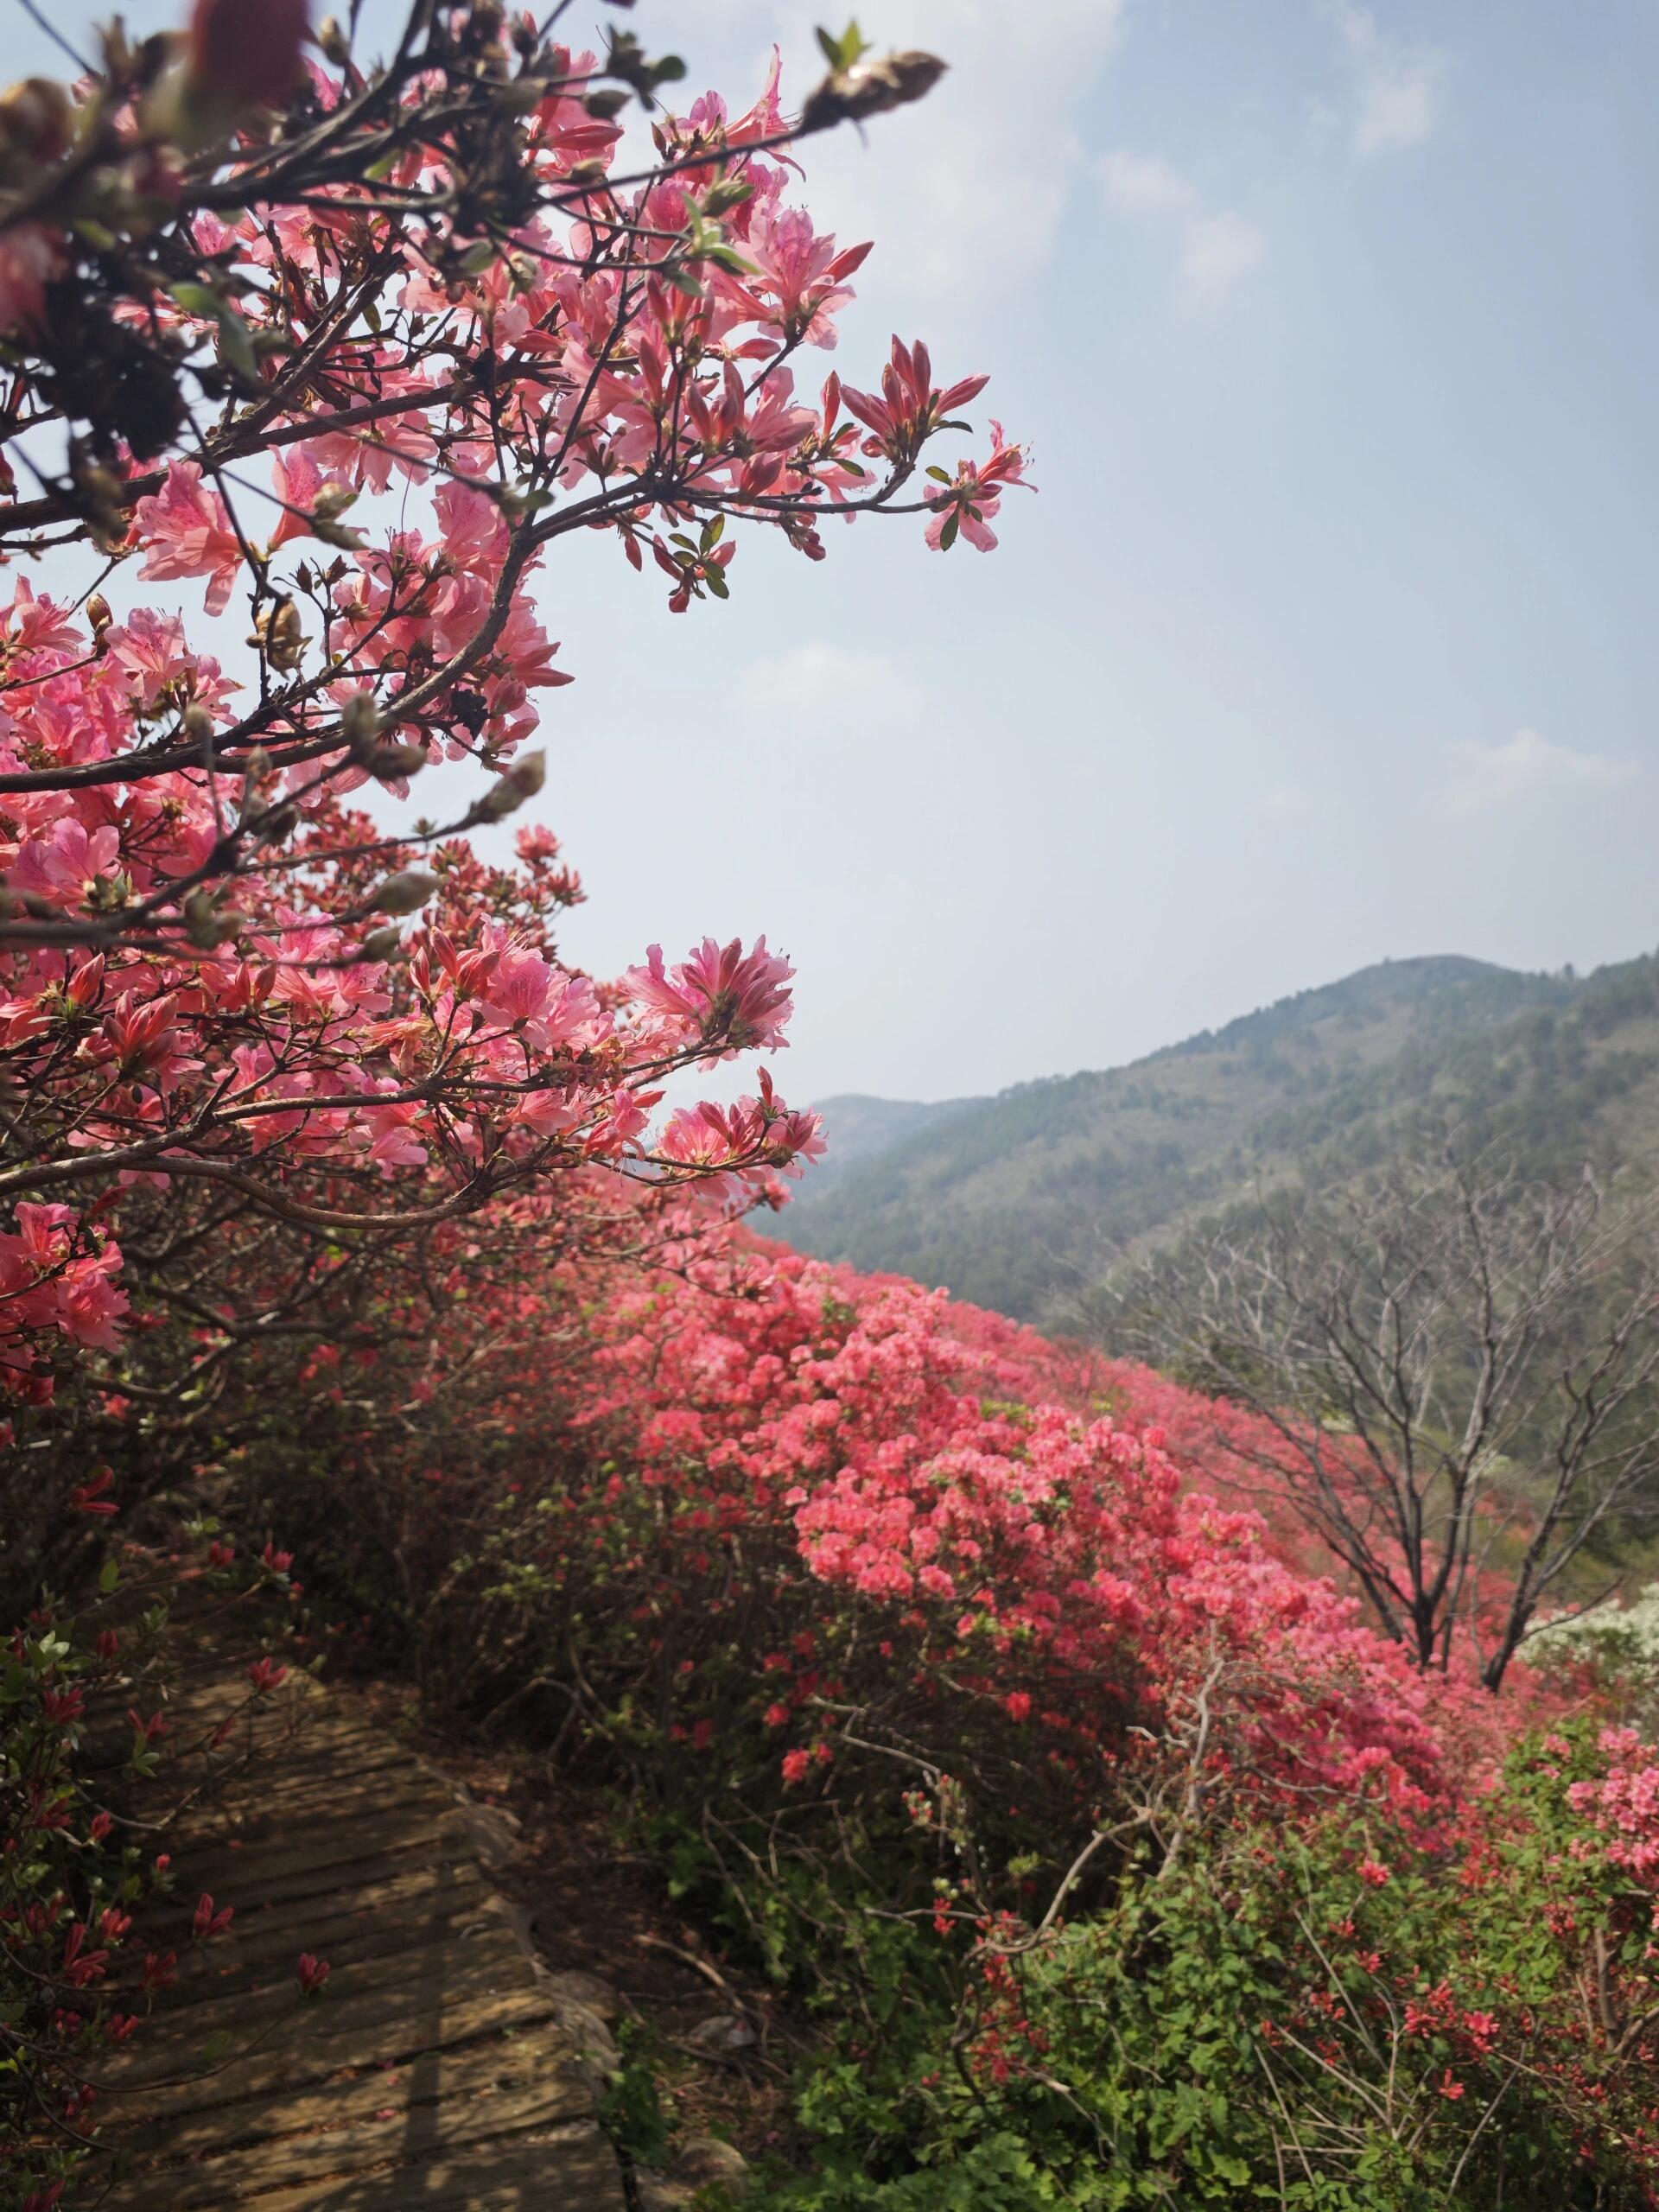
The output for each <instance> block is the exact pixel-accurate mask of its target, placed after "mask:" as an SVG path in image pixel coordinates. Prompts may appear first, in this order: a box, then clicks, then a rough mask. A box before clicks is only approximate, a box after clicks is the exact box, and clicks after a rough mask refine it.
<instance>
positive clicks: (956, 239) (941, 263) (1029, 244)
mask: <svg viewBox="0 0 1659 2212" xmlns="http://www.w3.org/2000/svg"><path fill="white" fill-rule="evenodd" d="M705 4H709V0H705ZM1127 5H1128V0H1082V4H1080V0H1019V5H1018V8H1017V10H1015V9H1014V8H1012V7H1011V6H1010V4H1009V0H884V3H883V5H882V7H881V9H880V22H879V23H878V22H876V21H875V20H874V16H872V15H871V14H870V12H869V11H868V10H860V11H859V12H860V15H861V18H862V19H863V21H864V22H865V23H866V24H867V26H868V29H869V30H870V33H871V35H872V36H873V37H874V38H875V39H876V41H877V43H878V44H879V46H880V48H883V49H886V48H889V47H891V48H900V49H902V48H907V47H920V48H924V49H925V51H927V52H929V53H932V54H939V55H940V56H941V57H942V58H943V59H944V60H945V61H946V62H947V63H948V64H949V69H948V72H947V73H946V75H945V76H944V79H942V80H941V82H940V83H939V84H938V86H937V87H936V88H935V89H934V90H933V91H932V92H930V93H929V94H928V96H927V98H926V99H925V100H923V101H922V102H920V104H919V105H918V106H916V107H913V108H906V109H903V110H901V111H899V113H897V114H895V115H889V116H879V117H877V118H875V120H874V122H873V123H871V124H869V126H868V132H867V134H865V137H863V138H861V135H860V133H859V132H857V131H855V130H850V129H844V130H837V131H834V132H831V133H829V134H827V135H826V136H825V137H822V138H818V139H816V140H814V142H813V143H812V146H811V148H810V154H809V155H808V156H806V159H807V167H808V172H809V176H810V189H809V190H808V192H807V193H806V195H805V197H806V202H807V205H808V206H809V207H810V208H811V210H812V213H813V214H814V216H815V217H816V218H817V220H818V222H819V224H820V226H823V227H824V228H829V229H833V230H835V231H836V233H837V234H838V235H839V237H840V238H842V241H843V242H844V243H848V244H850V243H851V242H852V241H853V240H855V239H856V238H874V239H875V240H876V242H877V253H876V255H875V256H874V257H873V258H872V260H871V263H870V264H869V268H868V270H867V272H866V275H865V276H864V277H862V278H861V280H860V283H861V289H866V288H868V286H869V285H870V284H872V283H880V281H881V279H882V277H883V275H884V272H885V273H890V274H891V275H892V276H893V278H894V279H895V280H897V281H899V282H900V283H902V284H903V286H904V289H905V291H906V295H907V296H911V297H914V296H918V295H931V296H943V297H945V298H950V297H952V296H957V295H960V294H962V293H963V292H964V291H970V292H971V294H972V296H974V297H975V298H978V299H982V298H984V297H986V296H988V293H990V292H991V291H994V290H995V289H996V288H997V287H998V286H999V285H1003V284H1007V283H1014V282H1017V281H1019V280H1020V278H1021V277H1030V276H1031V275H1032V274H1033V272H1034V271H1039V270H1041V268H1042V266H1043V264H1044V263H1045V262H1046V259H1047V257H1048V256H1049V254H1050V252H1051V251H1052V247H1053V245H1054V242H1055V239H1056V238H1057V235H1058V231H1059V226H1060V224H1061V221H1062V219H1064V217H1065V211H1066V208H1067V207H1068V205H1069V204H1070V201H1071V194H1072V193H1073V191H1074V189H1075V188H1076V186H1077V181H1078V179H1079V178H1080V177H1081V176H1082V175H1084V173H1085V168H1086V156H1085V150H1084V145H1083V141H1082V138H1081V136H1080V134H1079V131H1078V128H1077V115H1078V111H1079V110H1080V109H1081V107H1082V105H1083V104H1084V101H1085V100H1086V99H1088V97H1089V95H1090V91H1091V90H1092V88H1093V86H1094V83H1095V80H1096V78H1097V76H1098V74H1099V73H1100V71H1101V69H1102V68H1103V67H1104V66H1105V64H1106V62H1107V61H1108V60H1109V58H1110V56H1111V54H1113V52H1114V51H1115V49H1116V46H1117V44H1118V41H1119V38H1120V35H1121V32H1122V22H1123V18H1124V15H1125V12H1126V9H1127ZM714 13H715V17H716V20H717V21H718V22H719V24H720V28H721V41H720V43H728V42H734V41H739V40H741V41H744V42H746V43H747V42H748V41H753V47H752V48H751V51H752V53H753V61H751V62H748V63H747V64H745V65H743V66H741V67H735V68H734V69H733V70H731V71H728V76H727V77H726V78H725V79H722V82H724V83H728V86H730V87H733V88H735V87H737V86H741V85H743V84H744V83H746V82H747V80H748V79H749V78H751V77H753V79H754V80H755V81H756V82H757V83H758V81H759V77H758V73H757V65H758V64H759V63H760V60H761V58H762V55H763V53H764V48H765V47H766V46H769V45H770V44H771V42H772V40H773V39H776V40H777V41H778V42H779V44H780V45H781V47H782V48H783V51H784V65H785V67H784V90H785V104H786V105H794V104H795V103H797V102H798V100H799V99H801V98H802V97H804V94H805V92H807V91H809V90H810V87H811V86H812V85H813V84H814V83H815V82H816V81H817V78H818V77H819V76H820V75H822V73H823V56H822V55H821V54H819V52H818V50H817V45H816V44H815V42H814V40H813V36H812V28H813V25H814V24H815V23H818V22H823V21H825V20H826V19H827V18H828V17H829V11H827V10H825V9H824V7H823V4H822V0H721V5H720V6H719V7H718V8H717V9H715V10H714ZM846 14H847V10H845V9H843V10H842V14H841V16H838V17H833V18H829V19H830V20H833V21H834V22H836V23H837V24H838V23H840V22H843V21H844V20H845V18H846Z"/></svg>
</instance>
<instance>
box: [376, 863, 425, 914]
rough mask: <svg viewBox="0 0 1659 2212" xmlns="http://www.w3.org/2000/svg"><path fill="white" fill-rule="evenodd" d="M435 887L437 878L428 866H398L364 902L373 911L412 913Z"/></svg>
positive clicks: (381, 912) (423, 904) (422, 903)
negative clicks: (393, 873) (394, 873)
mask: <svg viewBox="0 0 1659 2212" xmlns="http://www.w3.org/2000/svg"><path fill="white" fill-rule="evenodd" d="M437 887H438V879H437V877H436V876H435V875H434V874H433V873H432V871H431V870H430V868H400V869H399V870H398V872H397V874H396V875H389V876H388V877H387V878H386V880H385V882H384V883H383V884H381V885H380V887H379V888H378V890H375V891H372V892H371V893H369V896H368V899H367V902H366V903H367V905H368V906H369V909H370V911H371V912H374V913H380V914H412V913H414V912H415V911H416V908H417V907H420V906H425V904H426V902H427V900H428V899H429V898H430V897H431V896H432V894H433V893H434V892H435V890H436V889H437Z"/></svg>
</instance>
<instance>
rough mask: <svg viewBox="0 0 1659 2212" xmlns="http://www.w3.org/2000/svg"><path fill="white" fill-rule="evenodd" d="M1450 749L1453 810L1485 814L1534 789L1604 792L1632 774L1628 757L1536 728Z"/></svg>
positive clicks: (1448, 797)
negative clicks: (1557, 739)
mask: <svg viewBox="0 0 1659 2212" xmlns="http://www.w3.org/2000/svg"><path fill="white" fill-rule="evenodd" d="M1452 757H1453V759H1454V760H1456V761H1457V763H1458V773H1457V775H1456V776H1455V777H1454V779H1453V780H1452V784H1451V785H1450V786H1449V787H1448V789H1447V791H1446V805H1447V807H1448V808H1449V809H1450V810H1451V811H1452V813H1453V814H1476V813H1484V811H1485V810H1487V809H1488V808H1490V807H1495V806H1503V805H1506V804H1509V802H1510V800H1512V799H1517V798H1526V797H1528V796H1529V794H1530V793H1532V792H1535V791H1569V790H1580V791H1584V790H1597V789H1602V790H1605V788H1606V787H1607V786H1608V785H1613V784H1622V783H1624V782H1626V781H1627V780H1628V779H1629V778H1630V775H1631V773H1632V770H1631V767H1630V762H1629V761H1628V760H1610V759H1609V758H1608V757H1607V755H1606V754H1605V753H1579V752H1575V751H1574V750H1573V747H1571V746H1570V745H1554V744H1552V743H1551V742H1550V741H1549V739H1548V738H1547V737H1543V736H1541V735H1540V734H1539V733H1538V731H1536V730H1535V729H1518V730H1516V733H1515V734H1514V736H1513V737H1507V738H1504V739H1503V741H1501V742H1500V743H1498V744H1496V745H1481V744H1478V743H1465V744H1461V745H1454V746H1453V747H1452Z"/></svg>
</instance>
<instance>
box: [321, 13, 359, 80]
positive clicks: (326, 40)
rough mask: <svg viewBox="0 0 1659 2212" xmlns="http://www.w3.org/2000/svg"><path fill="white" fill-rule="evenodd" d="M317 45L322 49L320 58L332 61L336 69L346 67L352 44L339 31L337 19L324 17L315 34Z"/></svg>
mask: <svg viewBox="0 0 1659 2212" xmlns="http://www.w3.org/2000/svg"><path fill="white" fill-rule="evenodd" d="M317 44H318V45H319V46H320V47H321V48H322V58H323V60H325V61H332V62H333V63H334V67H335V68H336V69H344V68H346V67H348V66H349V64H350V62H351V59H352V42H351V41H350V40H349V39H348V38H347V37H346V34H345V32H344V31H343V30H342V29H340V22H339V19H338V18H337V17H336V16H324V17H323V19H322V22H321V28H320V29H319V30H318V32H317Z"/></svg>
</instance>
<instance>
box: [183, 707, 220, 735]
mask: <svg viewBox="0 0 1659 2212" xmlns="http://www.w3.org/2000/svg"><path fill="white" fill-rule="evenodd" d="M181 726H182V728H183V730H184V734H185V735H186V736H187V737H188V739H189V740H190V742H191V743H192V744H193V745H211V744H212V743H213V716H212V715H210V714H209V713H208V711H207V708H206V707H201V706H198V705H197V704H196V702H195V701H194V699H193V700H192V701H191V702H190V704H189V705H188V707H187V708H186V709H185V710H184V714H183V716H182V717H181Z"/></svg>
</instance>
